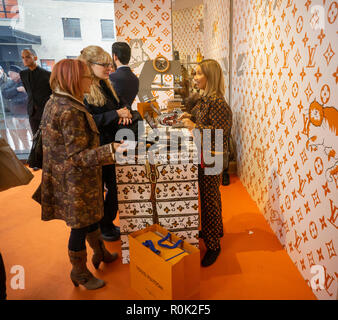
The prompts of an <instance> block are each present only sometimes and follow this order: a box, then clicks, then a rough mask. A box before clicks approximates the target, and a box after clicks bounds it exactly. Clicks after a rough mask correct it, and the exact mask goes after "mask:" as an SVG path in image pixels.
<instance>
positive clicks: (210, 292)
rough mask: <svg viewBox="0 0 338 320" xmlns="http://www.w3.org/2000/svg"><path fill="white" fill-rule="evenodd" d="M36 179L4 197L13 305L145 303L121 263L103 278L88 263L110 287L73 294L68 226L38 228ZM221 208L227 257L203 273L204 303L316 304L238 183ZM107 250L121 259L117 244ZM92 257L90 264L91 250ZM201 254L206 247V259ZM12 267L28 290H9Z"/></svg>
mask: <svg viewBox="0 0 338 320" xmlns="http://www.w3.org/2000/svg"><path fill="white" fill-rule="evenodd" d="M34 174H35V178H34V179H33V180H32V182H31V183H30V185H28V186H23V187H17V188H14V189H10V190H7V191H5V192H2V193H0V252H1V253H2V256H3V259H4V263H5V267H6V273H7V296H8V299H9V300H17V299H20V300H23V299H27V300H32V299H34V300H35V299H38V300H44V299H48V300H59V299H66V300H67V299H74V300H78V299H112V300H140V299H141V297H140V296H138V295H137V294H136V293H135V292H134V291H133V290H132V289H131V288H130V286H129V266H128V265H122V263H121V260H118V261H115V262H113V263H112V264H108V265H103V264H101V266H100V270H98V271H96V270H95V269H94V268H93V267H92V266H91V263H88V265H89V268H90V270H91V271H92V272H93V273H94V274H95V275H96V276H97V277H99V278H101V279H104V280H105V281H106V283H107V284H106V286H105V287H104V288H101V289H99V290H95V291H87V290H85V289H84V288H83V287H82V286H80V287H79V288H75V287H74V286H73V284H72V282H71V281H70V278H69V272H70V268H71V267H70V263H69V261H68V255H67V244H68V237H69V229H68V227H67V226H66V225H65V223H64V222H63V221H51V222H43V221H41V220H40V208H39V205H38V204H37V203H35V202H34V201H33V200H31V195H32V193H33V191H34V190H35V189H36V187H37V186H38V184H39V180H40V178H41V171H40V172H37V173H34ZM222 202H223V221H224V229H225V235H224V238H223V239H222V243H221V245H222V251H221V254H220V257H219V258H218V260H217V262H216V263H215V264H214V265H213V266H211V267H209V268H202V269H201V293H200V299H203V300H228V299H231V300H232V299H236V300H244V299H245V300H252V299H258V300H260V299H264V300H270V299H274V300H275V299H278V300H284V299H290V300H294V299H301V300H313V299H316V298H315V296H314V294H313V293H312V291H311V290H310V288H309V287H308V286H307V285H306V283H305V281H304V280H303V278H302V277H301V275H300V273H299V272H298V270H297V268H296V267H295V265H294V264H293V262H292V261H291V259H290V258H289V256H288V255H287V253H286V252H285V251H284V250H283V248H282V246H281V245H280V243H279V241H278V239H277V237H276V236H275V235H274V233H273V232H272V230H271V229H270V227H269V225H268V224H267V222H266V221H265V219H264V217H263V215H262V214H261V213H260V212H259V211H258V208H257V206H256V205H255V203H254V202H253V201H252V200H251V199H250V197H249V195H248V193H247V192H246V190H245V188H244V187H243V185H242V184H241V182H240V180H239V179H238V177H235V176H231V185H230V186H228V187H222ZM249 231H252V232H253V233H252V234H249ZM250 233H251V232H250ZM106 246H107V248H108V249H109V250H110V251H118V252H121V250H120V243H119V242H115V243H106ZM88 252H89V257H91V254H92V252H91V249H88ZM204 252H205V247H204V245H203V242H201V254H202V255H204ZM15 265H20V266H22V267H23V268H24V270H25V288H24V289H17V290H14V289H12V288H11V280H12V278H13V277H14V276H15V272H13V274H11V268H12V267H13V266H15Z"/></svg>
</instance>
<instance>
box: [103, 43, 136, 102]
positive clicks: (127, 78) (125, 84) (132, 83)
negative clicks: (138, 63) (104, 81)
mask: <svg viewBox="0 0 338 320" xmlns="http://www.w3.org/2000/svg"><path fill="white" fill-rule="evenodd" d="M112 56H113V63H114V65H115V69H116V71H115V72H113V73H112V74H111V75H110V77H109V78H110V81H111V82H112V84H113V87H114V89H115V90H116V93H117V95H118V97H119V99H120V100H121V101H123V102H124V103H126V104H127V105H129V106H131V105H132V104H133V102H134V100H135V98H136V96H137V94H138V90H139V79H138V78H137V77H136V75H135V74H134V73H133V72H132V71H131V69H130V67H129V66H128V64H129V61H130V58H131V49H130V47H129V45H128V43H126V42H115V43H114V44H113V45H112Z"/></svg>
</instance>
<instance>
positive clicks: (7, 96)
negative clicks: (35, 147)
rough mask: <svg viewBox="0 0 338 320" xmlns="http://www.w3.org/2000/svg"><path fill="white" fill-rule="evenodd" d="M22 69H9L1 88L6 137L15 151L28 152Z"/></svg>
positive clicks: (14, 67)
mask: <svg viewBox="0 0 338 320" xmlns="http://www.w3.org/2000/svg"><path fill="white" fill-rule="evenodd" d="M21 71H22V69H21V68H20V67H18V66H16V65H11V66H10V67H9V72H8V76H9V81H7V82H6V83H5V84H4V85H3V87H2V97H3V98H4V104H5V110H6V124H7V129H8V130H6V131H7V132H6V135H8V136H10V137H11V139H12V141H13V144H12V147H13V148H14V149H15V150H20V151H25V152H29V149H30V139H31V137H30V136H31V133H30V131H29V123H28V119H27V101H28V97H27V93H26V90H25V88H24V86H23V84H22V81H21V79H20V72H21Z"/></svg>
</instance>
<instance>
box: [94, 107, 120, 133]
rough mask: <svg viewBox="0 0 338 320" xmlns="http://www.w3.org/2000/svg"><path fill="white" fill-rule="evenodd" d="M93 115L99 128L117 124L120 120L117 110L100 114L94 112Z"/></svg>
mask: <svg viewBox="0 0 338 320" xmlns="http://www.w3.org/2000/svg"><path fill="white" fill-rule="evenodd" d="M92 116H93V119H94V121H95V123H96V126H97V127H98V129H99V130H100V128H101V127H106V126H109V125H112V124H117V123H118V120H119V116H118V114H117V112H116V111H115V110H111V111H107V112H104V113H99V114H92Z"/></svg>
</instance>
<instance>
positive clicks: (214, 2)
mask: <svg viewBox="0 0 338 320" xmlns="http://www.w3.org/2000/svg"><path fill="white" fill-rule="evenodd" d="M229 41H230V1H225V0H222V1H219V0H204V56H205V58H206V59H215V60H217V61H218V62H219V64H220V65H221V67H222V69H223V71H224V80H225V86H226V96H225V98H226V100H227V101H229Z"/></svg>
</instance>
